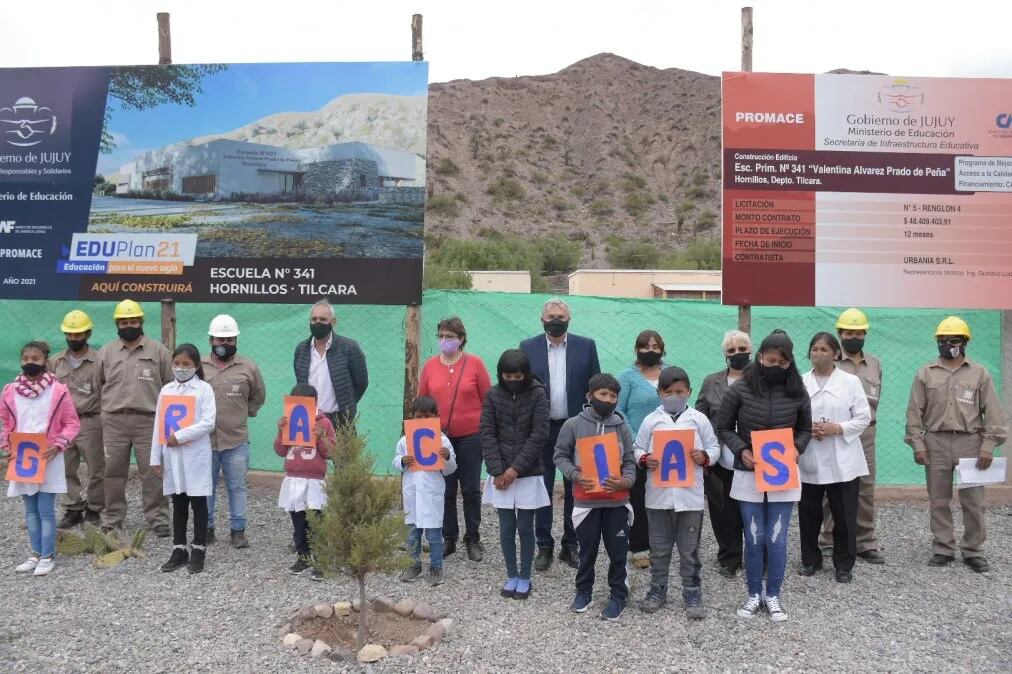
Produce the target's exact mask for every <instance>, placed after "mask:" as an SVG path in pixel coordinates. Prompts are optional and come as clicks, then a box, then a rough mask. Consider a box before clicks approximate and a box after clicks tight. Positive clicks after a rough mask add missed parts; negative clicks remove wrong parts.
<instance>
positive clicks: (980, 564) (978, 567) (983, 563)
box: [963, 557, 991, 573]
mask: <svg viewBox="0 0 1012 674" xmlns="http://www.w3.org/2000/svg"><path fill="white" fill-rule="evenodd" d="M963 564H966V565H967V566H968V567H970V570H971V571H973V572H974V573H986V572H987V571H990V570H991V567H990V566H988V563H987V560H986V559H984V558H983V557H967V558H966V559H964V560H963Z"/></svg>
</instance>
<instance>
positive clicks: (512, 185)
mask: <svg viewBox="0 0 1012 674" xmlns="http://www.w3.org/2000/svg"><path fill="white" fill-rule="evenodd" d="M485 191H486V192H487V193H488V194H490V195H492V198H493V199H495V200H496V201H501V200H504V199H506V200H510V201H520V200H521V199H523V198H524V196H526V194H527V192H526V191H525V190H524V186H523V185H521V184H520V182H519V181H518V180H516V179H514V178H497V179H496V180H493V181H492V182H491V183H489V185H488V189H487V190H485Z"/></svg>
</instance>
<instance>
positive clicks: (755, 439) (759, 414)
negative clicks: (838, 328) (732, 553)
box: [717, 330, 812, 622]
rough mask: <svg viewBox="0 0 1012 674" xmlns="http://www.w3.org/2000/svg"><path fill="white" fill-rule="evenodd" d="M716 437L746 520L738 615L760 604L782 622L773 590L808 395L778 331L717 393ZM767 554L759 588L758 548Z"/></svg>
mask: <svg viewBox="0 0 1012 674" xmlns="http://www.w3.org/2000/svg"><path fill="white" fill-rule="evenodd" d="M717 437H719V438H720V441H721V442H723V443H724V444H725V445H726V446H727V448H728V449H729V450H731V453H732V454H734V479H733V481H732V483H731V498H733V499H735V500H736V501H738V502H739V506H740V507H741V518H742V522H743V523H744V525H745V582H746V585H747V588H748V599H746V601H745V603H744V604H743V605H742V607H741V608H740V609H738V616H739V617H742V618H752V617H754V616H755V614H756V613H758V612H759V610H760V609H761V608H763V607H765V608H766V610H767V611H769V614H770V619H771V620H773V621H774V622H782V621H784V620H787V613H786V612H785V611H784V609H783V606H782V605H781V604H780V589H781V586H782V585H783V582H784V570H785V569H786V567H787V529H788V528H789V527H790V524H791V511H792V510H793V509H794V503H795V502H796V501H798V499H800V498H801V481H800V479H799V477H798V466H797V461H798V454H799V453H801V452H804V451H805V448H806V447H807V446H808V442H809V440H811V439H812V401H811V400H810V399H809V397H808V392H807V391H806V390H805V385H804V384H803V383H802V381H801V374H800V373H799V372H798V367H797V365H796V364H795V363H794V343H793V342H792V341H791V339H790V338H789V337H788V336H787V333H785V332H784V331H783V330H778V331H774V332H773V333H772V334H770V335H769V336H768V337H766V338H765V339H764V340H763V341H762V344H760V345H759V354H758V359H757V361H756V362H754V363H750V364H749V365H748V366H746V368H745V371H744V372H743V375H742V379H741V380H739V381H736V382H734V383H733V384H731V386H730V388H728V389H727V393H725V394H724V400H723V401H722V402H721V404H720V413H719V414H718V416H717ZM764 550H765V551H766V554H767V560H768V561H767V568H766V591H765V593H764V592H763V551H764Z"/></svg>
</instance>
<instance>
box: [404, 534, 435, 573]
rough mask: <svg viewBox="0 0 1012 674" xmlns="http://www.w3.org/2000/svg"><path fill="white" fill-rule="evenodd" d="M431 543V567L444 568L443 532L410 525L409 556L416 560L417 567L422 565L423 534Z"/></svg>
mask: <svg viewBox="0 0 1012 674" xmlns="http://www.w3.org/2000/svg"><path fill="white" fill-rule="evenodd" d="M423 531H424V532H425V539H426V540H427V541H429V566H430V567H432V568H433V569H441V568H443V530H442V529H441V528H439V527H437V528H435V529H419V528H418V527H416V526H415V525H414V524H409V525H408V554H409V555H411V559H413V560H415V566H421V565H422V532H423Z"/></svg>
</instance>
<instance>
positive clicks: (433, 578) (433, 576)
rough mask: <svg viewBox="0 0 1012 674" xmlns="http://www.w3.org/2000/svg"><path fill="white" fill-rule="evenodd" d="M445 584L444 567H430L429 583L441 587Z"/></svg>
mask: <svg viewBox="0 0 1012 674" xmlns="http://www.w3.org/2000/svg"><path fill="white" fill-rule="evenodd" d="M442 584H443V569H442V567H440V568H435V567H429V585H431V586H432V587H439V586H440V585H442Z"/></svg>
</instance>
